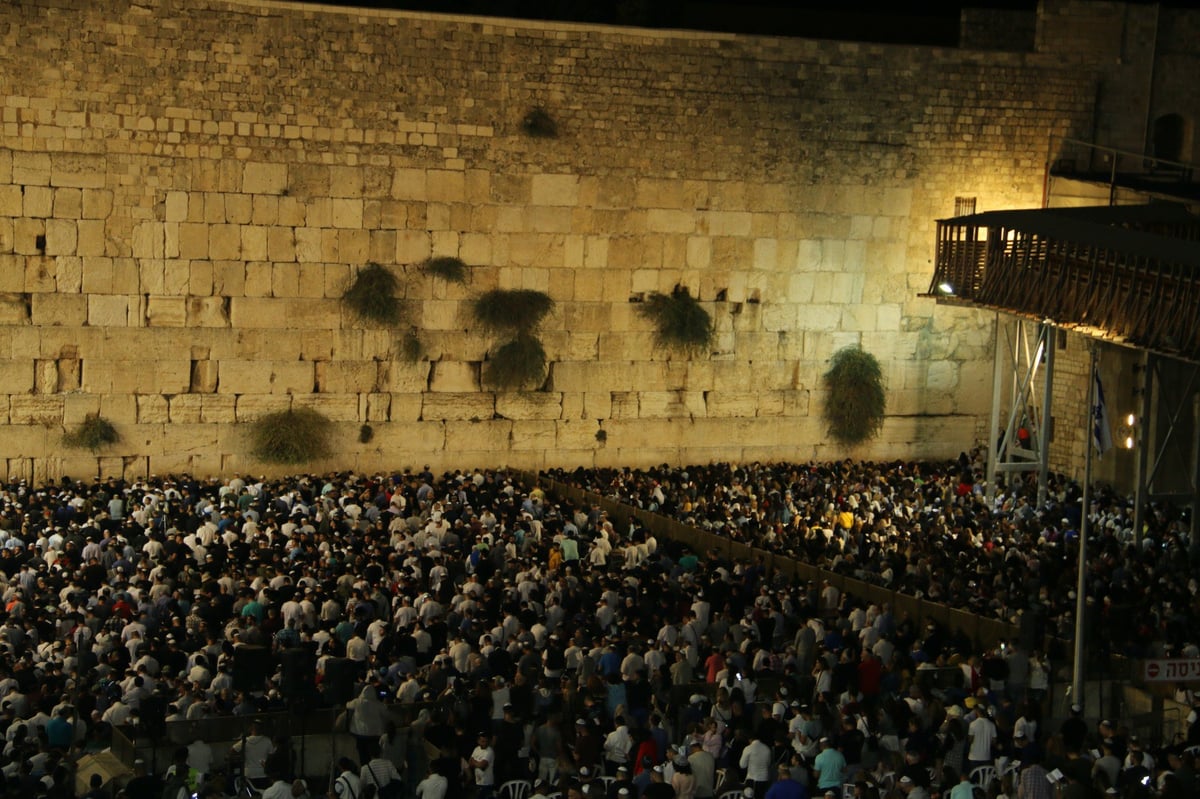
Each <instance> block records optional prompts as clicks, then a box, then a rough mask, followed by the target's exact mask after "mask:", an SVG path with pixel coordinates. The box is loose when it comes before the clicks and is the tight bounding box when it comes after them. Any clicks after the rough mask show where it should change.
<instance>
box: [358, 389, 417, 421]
mask: <svg viewBox="0 0 1200 799" xmlns="http://www.w3.org/2000/svg"><path fill="white" fill-rule="evenodd" d="M391 408H392V395H391V394H368V395H367V397H366V412H365V418H366V420H367V421H368V422H386V421H388V419H390V418H391ZM413 418H416V417H415V416H414V417H413Z"/></svg>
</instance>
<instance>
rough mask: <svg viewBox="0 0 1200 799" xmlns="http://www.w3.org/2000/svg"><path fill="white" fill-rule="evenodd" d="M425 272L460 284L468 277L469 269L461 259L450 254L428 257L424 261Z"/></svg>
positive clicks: (448, 281)
mask: <svg viewBox="0 0 1200 799" xmlns="http://www.w3.org/2000/svg"><path fill="white" fill-rule="evenodd" d="M425 272H426V274H429V275H432V276H433V277H436V278H440V279H441V280H445V281H446V282H447V283H459V284H462V283H466V282H467V280H468V279H469V278H470V271H469V269H468V267H467V265H466V264H465V263H463V261H462V259H461V258H453V257H450V256H441V257H438V258H430V259H429V260H428V261H426V262H425Z"/></svg>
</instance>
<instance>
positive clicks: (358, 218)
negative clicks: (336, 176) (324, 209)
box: [332, 197, 363, 229]
mask: <svg viewBox="0 0 1200 799" xmlns="http://www.w3.org/2000/svg"><path fill="white" fill-rule="evenodd" d="M332 222H333V226H334V227H335V228H351V229H358V228H361V227H362V224H363V201H362V199H361V198H350V197H343V198H335V199H334V200H333V218H332Z"/></svg>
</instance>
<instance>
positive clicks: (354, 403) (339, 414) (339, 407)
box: [292, 394, 360, 422]
mask: <svg viewBox="0 0 1200 799" xmlns="http://www.w3.org/2000/svg"><path fill="white" fill-rule="evenodd" d="M292 407H293V408H311V409H312V410H314V411H316V412H317V413H320V414H322V415H323V416H325V417H326V418H328V419H330V420H332V421H334V422H357V421H360V417H359V412H358V407H359V403H358V395H357V394H308V395H303V396H297V397H296V398H295V400H294V401H293V402H292Z"/></svg>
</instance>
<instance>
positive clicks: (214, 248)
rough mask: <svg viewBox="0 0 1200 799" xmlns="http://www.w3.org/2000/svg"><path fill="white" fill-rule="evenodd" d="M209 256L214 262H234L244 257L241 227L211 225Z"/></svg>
mask: <svg viewBox="0 0 1200 799" xmlns="http://www.w3.org/2000/svg"><path fill="white" fill-rule="evenodd" d="M208 256H209V257H210V258H212V259H213V260H214V261H233V260H238V259H241V257H242V228H241V226H240V225H209V226H208Z"/></svg>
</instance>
